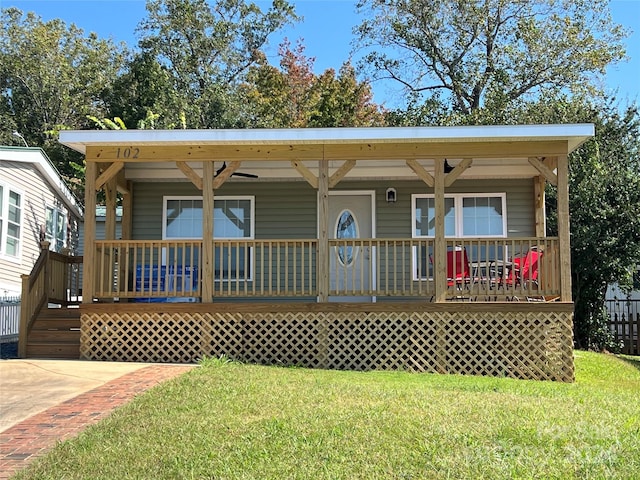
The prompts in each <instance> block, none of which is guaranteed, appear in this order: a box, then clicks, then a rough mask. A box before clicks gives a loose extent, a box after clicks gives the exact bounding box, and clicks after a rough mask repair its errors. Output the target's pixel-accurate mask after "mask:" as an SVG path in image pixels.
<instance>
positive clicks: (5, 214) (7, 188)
mask: <svg viewBox="0 0 640 480" xmlns="http://www.w3.org/2000/svg"><path fill="white" fill-rule="evenodd" d="M0 187H2V193H1V195H2V209H1V211H0V221H2V227H1V228H2V230H1V231H0V257H2V258H4V259H6V260H8V261H11V262H15V263H20V262H21V259H22V242H23V238H24V235H23V231H24V204H25V200H26V196H25V194H24V192H23V191H22V190H20V189H18V188H14V187H13V186H11V185H9V184H7V183H0ZM11 192H13V193H15V194H17V195H19V196H20V223H19V227H20V236H19V237H18V238H17V240H18V249H17V252H16V254H15V255H13V254H9V253H7V239H8V238H9V228H8V227H9V225H8V223H9V194H10V193H11ZM12 238H14V237H12Z"/></svg>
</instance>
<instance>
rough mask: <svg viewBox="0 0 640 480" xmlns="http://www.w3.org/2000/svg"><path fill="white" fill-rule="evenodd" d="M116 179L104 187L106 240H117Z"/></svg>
mask: <svg viewBox="0 0 640 480" xmlns="http://www.w3.org/2000/svg"><path fill="white" fill-rule="evenodd" d="M117 188H118V186H117V179H116V177H113V178H111V179H110V180H109V181H108V182H107V183H106V184H105V187H104V192H105V199H106V202H105V203H106V209H107V211H106V218H105V225H104V228H105V232H104V238H105V240H115V239H116V203H117V200H118V190H117Z"/></svg>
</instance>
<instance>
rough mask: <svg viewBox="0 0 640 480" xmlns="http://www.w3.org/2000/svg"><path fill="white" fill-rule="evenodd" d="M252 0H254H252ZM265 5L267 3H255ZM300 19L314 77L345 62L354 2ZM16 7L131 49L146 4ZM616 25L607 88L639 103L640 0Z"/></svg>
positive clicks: (300, 8) (312, 4) (68, 1)
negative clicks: (619, 59) (618, 55)
mask: <svg viewBox="0 0 640 480" xmlns="http://www.w3.org/2000/svg"><path fill="white" fill-rule="evenodd" d="M254 1H256V0H254ZM256 3H258V4H260V5H264V6H267V5H268V4H269V3H270V2H266V1H264V0H258V1H256ZM292 3H294V4H295V6H296V11H297V13H298V15H300V16H302V17H304V20H303V21H302V22H300V23H299V24H297V25H295V26H293V27H290V28H289V29H288V30H287V32H286V33H285V35H284V36H286V37H288V38H289V40H290V41H291V42H292V44H295V41H296V40H297V39H298V38H302V39H303V43H304V45H305V46H306V55H307V56H309V57H315V59H316V61H315V70H316V72H317V73H320V72H322V71H324V70H325V69H327V68H335V69H338V68H339V67H340V66H341V65H342V63H343V62H344V61H346V60H348V59H349V55H350V52H351V44H350V42H351V39H352V37H353V35H352V28H353V27H354V26H355V25H357V24H358V23H359V18H358V16H357V15H356V13H355V3H356V2H355V1H352V0H298V1H295V0H292ZM9 6H15V7H18V8H20V9H21V10H23V11H33V12H35V13H37V14H38V15H40V16H41V17H42V18H43V20H50V19H52V18H61V19H62V20H64V21H65V22H66V23H67V24H70V23H75V24H76V25H77V26H78V27H80V28H82V29H83V30H85V33H88V32H90V31H94V32H96V33H97V34H98V35H99V36H100V37H104V38H108V37H111V38H112V39H114V40H116V41H125V42H126V43H127V44H129V45H131V46H133V45H135V43H136V40H137V39H136V36H135V33H134V31H135V28H136V26H137V25H138V23H139V22H140V21H141V20H142V19H143V18H144V17H145V16H146V10H145V1H144V0H0V7H2V8H6V7H9ZM611 11H612V15H613V19H614V21H616V22H618V23H621V24H622V25H624V26H625V27H627V28H629V29H631V30H633V33H632V34H631V36H630V37H629V38H628V39H627V54H628V56H629V57H630V60H629V61H628V62H626V63H622V64H620V65H617V66H614V67H611V68H610V69H609V71H608V72H607V78H606V88H607V89H608V90H610V91H614V90H617V91H618V98H620V99H622V100H627V99H628V100H638V101H640V0H612V1H611ZM279 40H280V38H278V39H274V41H273V43H272V44H271V45H270V48H269V49H268V52H267V54H268V55H269V56H270V57H271V59H272V63H275V62H277V55H276V52H277V47H278V43H279ZM394 90H395V89H390V87H385V86H384V85H374V94H375V98H374V101H375V102H376V103H384V104H386V105H387V106H393V105H394V104H397V103H399V96H398V93H397V92H396V91H394Z"/></svg>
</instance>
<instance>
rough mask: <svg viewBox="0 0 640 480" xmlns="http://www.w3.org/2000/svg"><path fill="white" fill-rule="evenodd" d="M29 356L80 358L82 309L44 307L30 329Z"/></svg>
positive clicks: (28, 340)
mask: <svg viewBox="0 0 640 480" xmlns="http://www.w3.org/2000/svg"><path fill="white" fill-rule="evenodd" d="M27 358H56V359H78V358H80V310H79V309H78V308H47V309H43V310H42V311H41V312H40V314H39V315H38V318H37V319H36V320H35V321H34V322H33V324H32V326H31V330H30V331H29V338H28V339H27Z"/></svg>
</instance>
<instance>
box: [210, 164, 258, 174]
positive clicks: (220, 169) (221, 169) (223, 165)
mask: <svg viewBox="0 0 640 480" xmlns="http://www.w3.org/2000/svg"><path fill="white" fill-rule="evenodd" d="M225 168H227V162H223V163H222V166H221V167H220V168H219V169H218V170H216V173H215V175H214V176H213V177H214V178H215V177H217V176H218V175H220V174H221V173H222V172H224V170H225ZM231 176H232V177H245V178H258V175H255V174H253V173H243V172H233V173H232V174H231Z"/></svg>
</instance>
